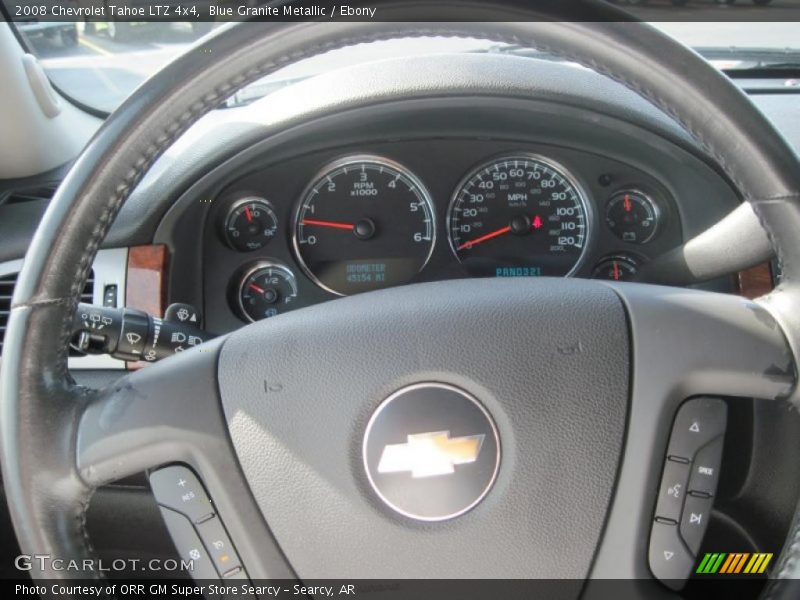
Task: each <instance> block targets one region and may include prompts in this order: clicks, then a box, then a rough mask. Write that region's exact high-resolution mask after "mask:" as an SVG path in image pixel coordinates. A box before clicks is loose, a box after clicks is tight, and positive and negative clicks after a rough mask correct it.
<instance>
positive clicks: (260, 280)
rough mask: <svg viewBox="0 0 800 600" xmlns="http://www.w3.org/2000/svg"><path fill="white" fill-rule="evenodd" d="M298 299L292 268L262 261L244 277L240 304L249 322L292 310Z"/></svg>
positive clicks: (240, 310) (244, 316)
mask: <svg viewBox="0 0 800 600" xmlns="http://www.w3.org/2000/svg"><path fill="white" fill-rule="evenodd" d="M296 298H297V280H296V279H295V276H294V273H292V271H291V269H289V267H286V266H284V265H282V264H278V263H273V262H266V261H262V262H259V263H256V265H254V266H253V267H251V268H250V269H249V270H247V271H246V272H245V273H244V276H243V277H242V279H241V283H240V284H239V288H238V294H237V298H236V300H237V303H238V308H239V312H240V314H241V316H242V317H243V318H245V319H247V320H248V321H260V320H261V319H267V318H269V317H274V316H276V315H278V314H280V313H282V312H284V311H286V309H287V308H289V305H290V304H291V303H292V302H294V300H295V299H296Z"/></svg>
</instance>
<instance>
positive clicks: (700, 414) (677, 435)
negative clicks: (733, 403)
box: [667, 398, 728, 459]
mask: <svg viewBox="0 0 800 600" xmlns="http://www.w3.org/2000/svg"><path fill="white" fill-rule="evenodd" d="M727 420H728V407H727V406H726V405H725V402H723V401H722V400H719V399H717V398H695V399H694V400H689V401H688V402H686V403H684V405H683V406H681V408H680V410H678V415H677V416H676V417H675V424H674V425H673V427H672V436H671V437H670V440H669V450H668V451H667V456H680V457H683V458H688V459H693V458H694V456H695V454H696V453H697V451H698V450H699V449H700V448H702V447H703V446H705V445H706V444H707V443H708V442H710V441H711V440H713V439H714V438H716V437H718V436H720V435H722V434H723V433H725V426H726V423H727Z"/></svg>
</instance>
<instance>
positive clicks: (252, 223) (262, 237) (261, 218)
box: [225, 197, 278, 252]
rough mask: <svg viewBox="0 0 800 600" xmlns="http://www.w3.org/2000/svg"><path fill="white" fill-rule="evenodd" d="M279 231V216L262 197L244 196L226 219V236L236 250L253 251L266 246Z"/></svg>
mask: <svg viewBox="0 0 800 600" xmlns="http://www.w3.org/2000/svg"><path fill="white" fill-rule="evenodd" d="M277 231H278V218H277V217H276V216H275V211H273V210H272V206H271V205H270V203H269V202H267V201H266V200H264V199H262V198H252V197H251V198H242V199H241V200H239V201H238V202H236V204H234V205H233V206H232V207H231V210H230V212H229V213H228V216H227V218H226V219H225V238H226V239H227V240H228V243H229V244H230V245H231V247H232V248H233V249H234V250H238V251H240V252H251V251H253V250H258V249H259V248H262V247H264V246H265V245H266V244H267V242H269V241H270V240H271V239H272V238H273V237H275V233H276V232H277Z"/></svg>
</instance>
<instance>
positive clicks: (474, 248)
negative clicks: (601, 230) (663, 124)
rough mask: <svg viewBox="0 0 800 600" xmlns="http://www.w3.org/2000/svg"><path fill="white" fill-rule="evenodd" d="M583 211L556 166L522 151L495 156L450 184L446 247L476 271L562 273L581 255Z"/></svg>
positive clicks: (585, 230)
mask: <svg viewBox="0 0 800 600" xmlns="http://www.w3.org/2000/svg"><path fill="white" fill-rule="evenodd" d="M589 217H590V215H589V209H588V205H587V202H586V199H585V197H584V194H583V192H582V191H581V189H580V187H579V185H578V184H577V182H576V181H575V179H574V178H573V177H572V176H570V175H569V174H568V173H567V171H566V170H565V169H564V168H563V167H561V166H559V165H557V164H556V163H554V162H552V161H550V160H548V159H544V158H542V157H539V156H535V155H530V154H524V155H515V156H508V157H503V158H499V159H496V160H493V161H491V162H489V163H487V164H484V165H482V166H480V167H478V168H477V169H475V170H474V171H472V172H471V173H470V174H469V175H467V177H465V178H464V180H463V181H462V182H461V184H460V185H459V186H458V188H457V189H456V192H455V194H454V196H453V199H452V201H451V203H450V207H449V209H448V214H447V227H448V231H449V234H450V245H451V247H452V249H453V252H454V253H455V255H456V256H457V257H458V259H459V260H460V261H461V262H462V263H463V264H464V266H465V267H466V268H467V270H468V271H469V272H470V273H472V274H474V275H480V276H494V277H519V276H541V275H549V276H564V275H570V274H572V273H573V272H574V271H575V269H576V268H577V267H578V265H579V263H580V261H581V259H582V258H583V255H584V251H585V249H586V246H587V240H588V236H589Z"/></svg>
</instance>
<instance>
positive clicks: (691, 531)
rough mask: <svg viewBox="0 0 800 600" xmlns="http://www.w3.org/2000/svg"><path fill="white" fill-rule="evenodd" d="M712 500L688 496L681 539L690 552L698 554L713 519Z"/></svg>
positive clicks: (682, 520)
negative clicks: (709, 523)
mask: <svg viewBox="0 0 800 600" xmlns="http://www.w3.org/2000/svg"><path fill="white" fill-rule="evenodd" d="M713 502H714V500H713V499H712V498H700V497H697V496H687V498H686V504H685V505H684V507H683V517H682V518H681V537H682V538H683V541H684V542H686V546H688V548H689V550H691V552H692V553H694V554H697V553H698V551H699V550H700V545H701V544H702V543H703V536H704V535H705V533H706V528H707V527H708V520H709V519H710V518H711V505H712V504H713Z"/></svg>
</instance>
